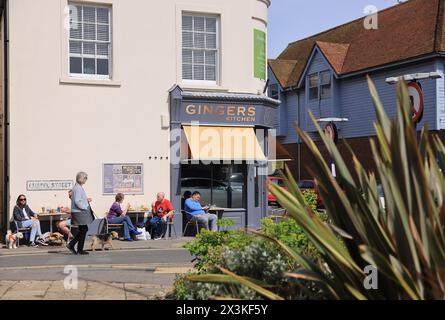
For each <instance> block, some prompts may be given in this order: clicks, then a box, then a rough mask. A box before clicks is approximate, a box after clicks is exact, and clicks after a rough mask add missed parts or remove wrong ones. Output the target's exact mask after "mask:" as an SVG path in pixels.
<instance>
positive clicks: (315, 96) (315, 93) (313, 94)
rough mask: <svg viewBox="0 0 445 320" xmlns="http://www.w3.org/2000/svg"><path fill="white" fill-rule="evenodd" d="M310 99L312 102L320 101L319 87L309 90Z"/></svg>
mask: <svg viewBox="0 0 445 320" xmlns="http://www.w3.org/2000/svg"><path fill="white" fill-rule="evenodd" d="M309 99H311V100H315V99H318V87H315V88H309Z"/></svg>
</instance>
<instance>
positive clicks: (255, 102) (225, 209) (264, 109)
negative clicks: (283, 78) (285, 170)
mask: <svg viewBox="0 0 445 320" xmlns="http://www.w3.org/2000/svg"><path fill="white" fill-rule="evenodd" d="M278 104H279V101H276V100H273V99H270V98H268V97H265V96H261V95H251V94H237V93H215V92H211V93H210V92H191V91H184V90H182V89H181V88H180V87H175V88H174V89H173V90H172V91H171V93H170V130H171V174H170V177H171V197H172V202H173V206H174V208H177V209H176V211H177V215H176V216H175V228H176V230H177V231H178V232H182V230H183V225H184V221H185V219H184V215H185V213H184V212H181V213H179V212H178V211H180V210H178V208H181V203H182V201H181V199H182V196H183V195H184V193H186V191H190V192H194V191H199V192H200V194H201V204H202V205H203V206H205V205H209V206H211V207H212V208H215V210H216V211H218V213H219V215H220V216H219V218H222V219H231V220H233V221H234V222H235V225H234V227H235V228H257V227H259V226H260V220H261V218H263V217H265V216H266V214H267V175H268V174H269V170H268V167H269V166H268V159H269V157H272V158H274V156H275V153H276V152H275V148H274V147H272V148H270V146H274V143H269V140H270V139H271V138H273V135H272V134H270V129H272V128H273V126H274V123H275V117H276V108H277V106H278ZM181 210H182V208H181Z"/></svg>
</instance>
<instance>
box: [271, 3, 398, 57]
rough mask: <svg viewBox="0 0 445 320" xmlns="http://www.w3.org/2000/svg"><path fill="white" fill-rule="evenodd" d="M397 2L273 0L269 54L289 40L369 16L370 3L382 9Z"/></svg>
mask: <svg viewBox="0 0 445 320" xmlns="http://www.w3.org/2000/svg"><path fill="white" fill-rule="evenodd" d="M395 4H397V0H272V6H271V7H270V11H269V28H268V29H269V31H268V32H269V39H268V43H269V49H268V50H269V58H271V59H273V58H276V57H277V56H278V55H279V54H280V53H281V52H282V51H283V50H284V49H285V48H286V46H287V44H288V43H289V42H292V41H296V40H299V39H303V38H306V37H308V36H310V35H313V34H316V33H319V32H321V31H324V30H328V29H330V28H333V27H335V26H338V25H340V24H343V23H345V22H348V21H351V20H354V19H357V18H360V17H363V16H365V13H364V11H365V8H366V7H367V6H369V5H373V6H375V7H377V9H378V10H382V9H385V8H387V7H391V6H393V5H395Z"/></svg>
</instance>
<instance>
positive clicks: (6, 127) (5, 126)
mask: <svg viewBox="0 0 445 320" xmlns="http://www.w3.org/2000/svg"><path fill="white" fill-rule="evenodd" d="M2 4H3V8H2V10H3V12H2V13H3V76H4V78H3V87H4V88H3V90H4V91H3V96H4V101H3V106H4V110H3V119H4V120H3V141H4V142H3V175H4V179H3V209H4V210H3V217H2V218H3V219H2V220H3V221H2V226H3V228H2V229H3V230H1V231H2V233H1V234H2V235H3V234H6V230H7V229H8V227H9V226H8V224H9V220H8V216H9V214H8V213H9V77H8V75H9V23H8V0H4V1H3V2H2Z"/></svg>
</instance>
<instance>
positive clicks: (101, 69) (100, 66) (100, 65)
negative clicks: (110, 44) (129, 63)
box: [97, 59, 109, 76]
mask: <svg viewBox="0 0 445 320" xmlns="http://www.w3.org/2000/svg"><path fill="white" fill-rule="evenodd" d="M108 65H109V62H108V59H97V74H100V75H104V76H107V75H108V74H109V73H108Z"/></svg>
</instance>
